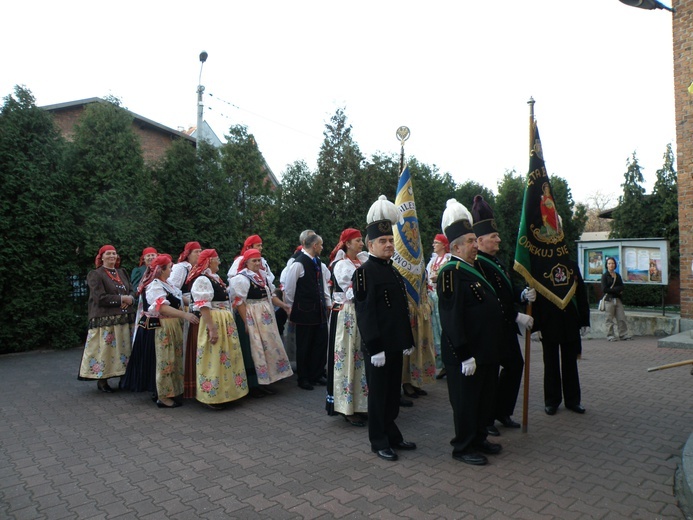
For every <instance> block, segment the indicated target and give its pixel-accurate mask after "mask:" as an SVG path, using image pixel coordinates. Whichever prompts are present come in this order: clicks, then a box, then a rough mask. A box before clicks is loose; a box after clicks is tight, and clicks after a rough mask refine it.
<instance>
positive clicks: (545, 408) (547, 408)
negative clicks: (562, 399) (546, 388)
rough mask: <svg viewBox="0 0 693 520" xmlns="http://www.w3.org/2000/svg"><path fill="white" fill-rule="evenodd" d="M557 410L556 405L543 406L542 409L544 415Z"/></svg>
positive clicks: (553, 413)
mask: <svg viewBox="0 0 693 520" xmlns="http://www.w3.org/2000/svg"><path fill="white" fill-rule="evenodd" d="M557 410H558V406H545V407H544V411H545V412H546V415H556V411H557Z"/></svg>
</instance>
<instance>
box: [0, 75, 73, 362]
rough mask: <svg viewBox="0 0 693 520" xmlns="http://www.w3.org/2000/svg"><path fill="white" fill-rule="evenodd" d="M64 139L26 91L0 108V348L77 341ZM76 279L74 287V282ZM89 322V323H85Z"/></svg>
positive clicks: (54, 345) (70, 203)
mask: <svg viewBox="0 0 693 520" xmlns="http://www.w3.org/2000/svg"><path fill="white" fill-rule="evenodd" d="M64 146H65V143H64V141H63V140H62V138H61V137H60V133H59V131H58V129H57V128H56V126H55V125H54V122H53V119H52V117H51V116H50V114H48V113H47V112H45V111H44V110H41V109H40V108H38V107H36V104H35V100H34V97H33V96H32V94H31V92H29V90H27V89H25V88H23V87H15V90H14V95H13V96H12V95H10V96H7V97H6V98H4V104H3V107H2V110H1V111H0V183H1V184H2V190H0V237H2V244H3V254H2V255H0V287H1V289H0V294H2V300H1V301H0V353H7V352H13V351H20V350H31V349H36V348H71V347H75V346H77V345H78V344H79V342H80V341H81V340H83V338H79V335H78V333H79V331H80V330H81V328H80V326H79V324H78V320H77V319H76V314H77V310H78V308H79V307H81V306H83V305H85V303H86V302H85V300H84V298H83V296H84V294H83V293H82V287H81V286H80V285H79V279H78V278H75V279H73V278H72V275H75V274H76V272H77V268H76V263H75V254H74V251H75V237H76V236H77V234H78V229H76V227H75V226H74V221H73V214H74V212H75V204H76V200H75V197H74V195H73V193H72V192H71V190H70V189H69V182H68V181H69V179H68V177H67V175H66V174H65V171H64V169H63V168H62V164H61V163H62V156H63V153H64ZM73 282H74V284H73ZM82 325H84V324H82Z"/></svg>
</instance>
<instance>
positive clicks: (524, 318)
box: [515, 312, 534, 330]
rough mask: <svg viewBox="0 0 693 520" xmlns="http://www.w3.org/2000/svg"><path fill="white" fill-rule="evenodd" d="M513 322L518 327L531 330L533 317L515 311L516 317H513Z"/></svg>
mask: <svg viewBox="0 0 693 520" xmlns="http://www.w3.org/2000/svg"><path fill="white" fill-rule="evenodd" d="M515 323H517V324H518V325H519V326H520V329H527V330H532V327H533V326H534V318H532V317H531V316H530V315H528V314H522V313H521V312H518V313H517V318H515Z"/></svg>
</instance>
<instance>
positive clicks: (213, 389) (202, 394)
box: [187, 249, 248, 410]
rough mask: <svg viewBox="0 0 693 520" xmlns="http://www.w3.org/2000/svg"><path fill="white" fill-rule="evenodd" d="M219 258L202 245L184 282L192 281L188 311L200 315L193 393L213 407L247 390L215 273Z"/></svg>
mask: <svg viewBox="0 0 693 520" xmlns="http://www.w3.org/2000/svg"><path fill="white" fill-rule="evenodd" d="M219 262H220V261H219V255H218V254H217V252H216V251H215V250H214V249H205V250H204V251H202V252H201V253H200V257H199V259H198V261H197V265H196V266H195V268H194V269H193V270H192V271H191V273H190V275H189V276H188V279H187V283H189V284H192V286H191V291H190V294H191V299H192V301H191V303H190V305H191V307H192V311H193V312H199V313H200V315H201V319H200V325H199V330H198V334H197V352H196V358H195V368H196V373H195V383H196V392H195V397H196V398H197V400H198V401H200V402H201V403H203V404H205V405H207V407H208V408H212V409H214V410H220V409H222V408H223V404H224V403H228V402H230V401H235V400H236V399H240V398H241V397H243V396H244V395H246V394H247V393H248V381H247V378H246V374H245V368H244V367H243V354H242V353H241V344H240V342H239V341H238V331H237V330H236V322H235V321H234V319H233V314H232V312H231V302H229V296H228V294H227V292H226V285H225V284H224V282H223V281H222V280H221V278H220V277H219V275H218V274H217V272H218V271H219Z"/></svg>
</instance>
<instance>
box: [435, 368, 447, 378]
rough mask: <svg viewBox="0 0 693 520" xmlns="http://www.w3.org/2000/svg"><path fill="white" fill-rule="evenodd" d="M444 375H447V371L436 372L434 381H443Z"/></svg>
mask: <svg viewBox="0 0 693 520" xmlns="http://www.w3.org/2000/svg"><path fill="white" fill-rule="evenodd" d="M446 375H448V373H447V370H445V369H444V368H441V369H440V372H438V375H437V376H436V379H443V378H444V377H445V376H446Z"/></svg>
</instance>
